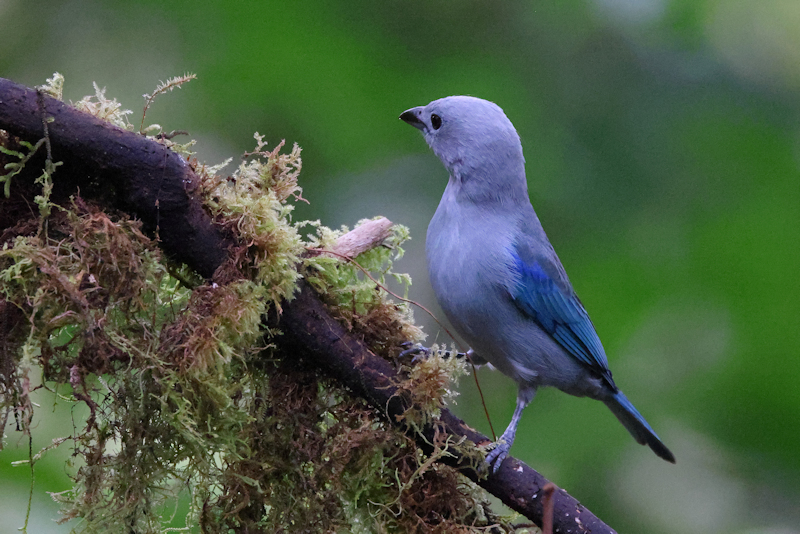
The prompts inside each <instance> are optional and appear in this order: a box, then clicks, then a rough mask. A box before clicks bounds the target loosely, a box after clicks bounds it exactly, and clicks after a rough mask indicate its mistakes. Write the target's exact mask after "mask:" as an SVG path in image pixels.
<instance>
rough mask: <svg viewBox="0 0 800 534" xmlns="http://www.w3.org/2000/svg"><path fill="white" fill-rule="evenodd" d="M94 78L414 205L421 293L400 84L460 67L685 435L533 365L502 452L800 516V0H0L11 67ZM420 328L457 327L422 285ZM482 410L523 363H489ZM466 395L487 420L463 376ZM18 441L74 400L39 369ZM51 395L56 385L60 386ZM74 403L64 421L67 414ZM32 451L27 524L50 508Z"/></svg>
mask: <svg viewBox="0 0 800 534" xmlns="http://www.w3.org/2000/svg"><path fill="white" fill-rule="evenodd" d="M55 71H59V72H61V73H62V74H64V75H65V76H66V87H65V98H66V99H72V100H78V99H79V98H81V97H82V96H84V95H86V94H91V93H93V89H92V86H91V83H92V81H96V82H97V83H98V85H100V86H101V87H103V86H105V87H107V95H108V96H110V97H114V98H117V99H118V100H119V101H120V102H121V103H122V104H123V107H125V108H128V109H132V110H134V115H133V116H132V117H133V119H132V121H133V122H135V123H136V124H138V121H139V120H140V118H141V108H142V106H143V103H144V101H143V99H142V95H143V94H144V93H147V92H151V91H152V90H153V89H154V88H155V86H156V84H157V83H158V81H159V80H166V79H167V78H169V77H172V76H175V75H180V74H183V73H184V72H194V73H196V74H197V75H198V80H196V81H193V82H191V83H189V84H188V85H186V86H184V88H182V89H181V90H180V91H176V92H173V93H170V94H168V95H165V96H161V97H159V98H158V99H157V100H156V102H155V104H153V106H152V107H151V108H150V110H149V111H148V116H147V118H148V122H156V123H159V124H161V125H162V126H163V127H164V129H165V130H172V129H186V130H189V132H190V133H191V135H192V137H194V138H196V139H198V141H199V143H198V145H197V152H198V157H199V158H200V159H201V160H204V161H207V162H209V163H218V162H220V161H222V160H224V159H225V158H227V157H234V158H236V157H237V156H238V155H239V154H241V153H242V152H243V151H245V150H249V149H251V148H252V147H253V146H254V141H253V139H252V135H253V132H255V131H258V132H260V133H262V134H264V135H265V136H266V139H267V140H269V141H270V143H271V145H272V146H274V144H275V143H277V142H279V141H280V140H281V139H284V138H285V139H286V140H287V142H288V143H292V142H297V143H299V144H300V145H301V146H302V147H303V160H304V167H303V172H302V176H301V184H302V185H303V187H304V188H305V193H304V196H305V197H306V198H307V199H308V200H309V201H310V205H309V206H305V205H301V206H299V208H298V209H297V211H296V212H295V213H296V217H297V219H298V220H299V219H306V218H311V219H321V221H322V223H323V224H326V225H328V226H334V227H336V226H338V225H341V224H348V225H352V224H354V223H355V222H356V221H357V220H359V219H360V218H364V217H372V216H375V215H386V216H387V217H389V218H390V219H391V220H393V221H395V222H398V223H402V224H405V225H407V226H409V227H410V228H411V231H412V236H413V241H412V242H411V243H409V246H408V248H407V251H408V252H407V255H406V257H405V258H403V259H402V260H401V261H400V262H398V263H397V265H396V267H397V270H399V271H405V272H409V273H411V274H412V276H413V277H414V280H415V284H414V286H413V287H412V290H411V295H410V296H411V297H412V298H414V299H416V300H418V301H420V302H422V303H423V304H425V305H427V306H430V307H432V308H435V306H434V299H433V296H432V294H431V292H430V289H429V286H428V282H427V274H426V272H425V267H424V240H425V229H426V227H427V222H428V220H429V219H430V217H431V215H432V214H433V212H434V210H435V208H436V205H437V203H438V200H439V197H440V195H441V193H442V191H443V190H444V187H445V184H446V181H447V173H446V171H445V170H444V169H443V167H442V166H441V164H440V163H439V161H438V160H437V159H436V158H435V156H433V154H432V153H430V151H429V150H428V148H427V146H426V145H425V143H424V141H423V140H422V138H421V137H420V135H419V133H418V132H417V131H416V130H414V129H412V128H409V127H408V126H407V125H405V124H403V123H402V122H401V121H399V120H398V119H397V116H398V115H399V114H400V112H402V111H403V110H405V109H407V108H409V107H412V106H416V105H422V104H426V103H427V102H429V101H430V100H433V99H435V98H439V97H442V96H447V95H452V94H470V95H474V96H480V97H482V98H486V99H489V100H492V101H494V102H496V103H498V104H499V105H500V106H501V107H502V108H503V109H504V110H505V111H506V114H507V115H508V116H509V118H510V119H511V120H512V122H513V123H514V124H515V125H516V127H517V129H518V131H519V133H520V135H521V137H522V144H523V148H524V150H525V155H526V159H527V171H528V181H529V185H530V194H531V197H532V201H533V204H534V207H535V208H536V209H537V212H538V214H539V217H540V219H541V220H542V223H543V224H544V226H545V229H546V230H547V232H548V234H549V236H550V239H551V241H552V242H553V244H554V246H555V248H556V250H557V251H558V252H559V255H560V257H561V259H562V261H563V263H564V265H565V267H566V269H567V271H568V272H569V273H570V277H571V280H572V282H573V285H574V286H575V287H576V289H577V291H578V293H579V295H581V298H582V300H583V302H584V304H585V305H586V307H587V309H588V310H589V312H590V313H591V316H592V318H593V320H594V323H595V325H596V327H597V330H598V332H599V333H600V337H601V338H602V339H603V341H604V344H605V346H606V349H607V352H608V355H609V360H610V364H611V368H612V370H613V371H614V377H615V379H616V381H617V383H618V384H619V385H620V386H621V388H622V389H623V390H624V391H625V392H626V393H627V395H628V397H629V398H630V399H631V400H632V401H633V402H634V403H635V404H636V406H637V407H638V408H639V410H640V411H641V412H642V413H643V414H645V416H646V417H647V418H648V420H649V421H650V423H651V424H652V425H653V427H654V428H655V429H656V430H657V431H658V433H659V434H660V435H661V437H662V438H663V440H664V442H665V443H666V444H667V445H668V446H669V447H670V448H671V449H672V450H673V452H674V453H675V455H676V456H677V458H678V463H677V465H675V466H672V465H668V464H667V463H665V462H663V461H661V460H659V459H658V458H656V457H655V456H654V455H653V454H652V453H651V452H650V451H649V450H647V449H645V448H643V447H640V446H638V445H636V444H635V443H634V441H633V440H632V439H631V438H630V436H629V435H628V434H627V432H625V430H624V429H623V428H622V426H621V425H619V423H617V421H616V420H615V419H614V418H613V416H612V415H611V413H610V412H608V410H607V409H606V408H605V407H604V406H603V405H602V404H600V403H597V402H593V401H588V400H585V399H576V398H573V397H569V396H567V395H564V394H562V393H560V392H557V391H551V390H543V391H541V392H540V393H539V395H538V397H537V399H536V400H535V401H534V403H533V404H532V405H531V407H530V408H528V410H526V413H525V416H524V417H523V420H522V424H521V426H520V431H519V434H518V437H517V441H516V444H515V446H514V448H513V450H512V454H513V455H515V456H517V457H519V458H521V459H522V460H524V461H526V462H528V463H530V464H531V465H533V466H534V467H536V468H537V469H539V470H540V471H541V472H542V473H543V474H544V475H545V476H547V477H549V478H550V479H552V480H553V481H554V482H555V483H556V484H558V485H559V486H561V487H564V488H566V489H567V490H568V491H569V492H570V493H572V495H574V496H575V497H576V498H578V499H579V500H580V501H581V502H583V503H584V504H585V505H586V506H588V507H589V508H590V509H591V510H592V511H593V512H595V513H596V514H597V515H599V516H600V517H601V518H602V519H603V520H605V521H606V522H607V523H609V524H610V525H611V526H613V527H614V528H615V529H617V530H618V531H619V532H643V533H667V532H682V533H701V532H702V533H706V534H708V533H722V532H725V533H748V534H755V533H759V534H760V533H764V534H766V533H769V534H788V533H798V532H800V526H798V525H800V504H798V503H800V445H799V444H800V386H799V385H798V384H799V383H800V357H799V356H800V354H799V353H798V352H799V351H798V344H799V342H800V327H798V316H799V315H800V304H798V302H800V291H798V281H797V273H798V265H799V264H800V253H799V252H798V251H799V250H800V247H798V240H800V180H798V178H800V170H799V166H800V122H799V121H798V119H799V118H800V105H799V104H800V102H799V101H798V97H800V2H797V1H796V0H737V1H723V0H697V1H693V0H580V1H579V0H542V1H536V2H507V3H500V2H496V1H490V0H476V1H465V2H458V3H457V2H447V1H443V0H426V1H422V0H419V1H412V2H401V1H397V0H388V1H383V2H375V1H373V0H347V1H327V2H323V1H295V2H273V1H263V2H244V1H236V2H234V1H230V2H189V1H175V0H173V1H170V2H164V1H145V2H130V1H122V0H118V1H100V0H96V1H81V0H74V1H52V0H37V1H36V2H30V1H25V0H0V76H2V77H6V78H11V79H13V80H15V81H17V82H21V83H24V84H27V85H36V84H41V83H43V82H44V81H45V79H46V78H48V77H49V76H51V75H52V73H53V72H55ZM416 316H417V318H418V320H419V321H420V322H421V323H423V324H425V325H426V327H425V328H426V331H427V332H428V333H429V338H428V340H429V341H434V340H439V341H448V342H449V340H448V339H447V338H446V337H444V335H440V334H438V330H437V328H436V327H435V326H433V325H432V324H431V322H430V321H429V320H427V318H426V317H424V316H423V314H422V313H421V312H416ZM480 378H481V383H482V385H483V390H484V392H486V393H487V394H488V395H487V399H486V400H487V405H488V408H489V411H490V413H491V416H492V419H493V422H494V427H495V429H497V430H498V431H500V430H502V429H503V428H504V427H505V425H506V424H507V422H508V420H509V418H510V416H511V412H512V410H513V406H514V398H515V389H516V388H515V386H514V384H513V383H512V382H511V381H510V380H509V379H507V378H505V377H503V376H501V375H499V373H496V372H491V371H488V370H482V371H481V373H480ZM461 391H462V395H461V397H460V398H459V404H458V405H457V406H456V407H455V411H456V412H457V413H458V414H459V415H460V416H462V417H463V418H464V419H466V420H467V421H468V422H469V423H470V424H472V425H473V426H475V427H477V428H478V429H480V430H482V431H484V432H488V424H487V423H486V421H485V417H484V415H483V411H482V408H481V407H480V402H479V399H478V396H477V394H476V392H475V388H474V385H473V384H472V380H471V379H470V378H469V377H467V378H465V379H464V380H462V385H461ZM40 404H41V406H40V408H39V411H38V414H37V421H38V427H37V429H36V434H35V440H34V449H35V450H38V448H39V447H42V446H44V445H46V444H47V443H49V442H50V440H51V439H52V438H54V437H56V436H62V435H68V434H70V433H71V432H72V426H73V424H80V414H72V413H71V412H69V411H66V410H65V409H64V408H63V407H62V408H61V409H59V408H58V407H56V408H54V404H55V401H54V399H53V397H52V395H50V396H47V395H43V396H41V397H40ZM62 404H63V403H62ZM73 418H74V421H73ZM5 440H6V449H5V450H4V451H2V452H0V481H2V482H1V483H0V516H2V517H3V518H4V520H3V521H2V522H0V533H5V532H8V533H11V532H15V531H16V529H17V527H19V526H21V525H22V521H23V519H22V518H23V517H24V513H25V507H26V504H27V491H28V487H29V484H30V473H29V470H28V469H27V468H26V467H12V466H11V465H10V463H11V462H12V461H14V460H17V459H21V458H25V457H27V446H28V444H27V440H25V439H23V438H21V437H20V435H19V434H18V433H17V432H15V431H14V428H13V425H12V426H10V427H9V428H7V429H6V438H5ZM69 456H70V451H69V447H68V445H67V446H64V447H62V449H60V450H59V451H56V452H55V453H53V454H51V455H50V456H48V457H47V458H46V459H45V460H43V461H42V462H40V463H39V464H37V473H36V487H35V494H36V499H35V500H34V504H33V506H34V507H33V512H32V525H31V526H30V528H29V532H65V531H68V530H69V525H60V526H58V525H55V524H54V523H53V521H52V520H53V519H54V518H56V517H57V514H56V506H55V505H54V504H53V503H52V502H50V501H49V498H48V497H47V495H46V493H45V492H46V491H63V490H65V489H67V488H68V487H69V482H68V478H67V476H66V473H67V471H68V469H69V468H68V467H67V468H65V467H64V461H65V460H67V459H69Z"/></svg>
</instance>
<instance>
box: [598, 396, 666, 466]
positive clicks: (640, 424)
mask: <svg viewBox="0 0 800 534" xmlns="http://www.w3.org/2000/svg"><path fill="white" fill-rule="evenodd" d="M605 403H606V406H608V407H609V409H610V410H611V412H612V413H613V414H614V415H616V416H617V419H619V422H620V423H622V424H623V426H624V427H625V428H627V429H628V432H630V433H631V435H632V436H633V437H634V439H635V440H636V441H638V442H639V443H640V444H642V445H648V446H649V447H650V448H651V449H653V452H654V453H656V454H657V455H658V456H659V457H660V458H663V459H664V460H666V461H668V462H672V463H673V464H674V463H675V456H674V455H673V454H672V452H670V450H669V449H668V448H667V447H666V445H664V444H663V443H661V440H660V439H659V438H658V436H657V435H656V433H655V431H654V430H653V429H652V428H650V425H648V424H647V421H645V420H644V417H642V414H640V413H639V412H638V411H637V410H636V408H634V407H633V404H631V401H629V400H628V397H626V396H625V395H624V394H623V393H622V392H621V391H617V392H616V393H615V394H614V396H613V397H611V398H609V399H608V400H606V401H605Z"/></svg>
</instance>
